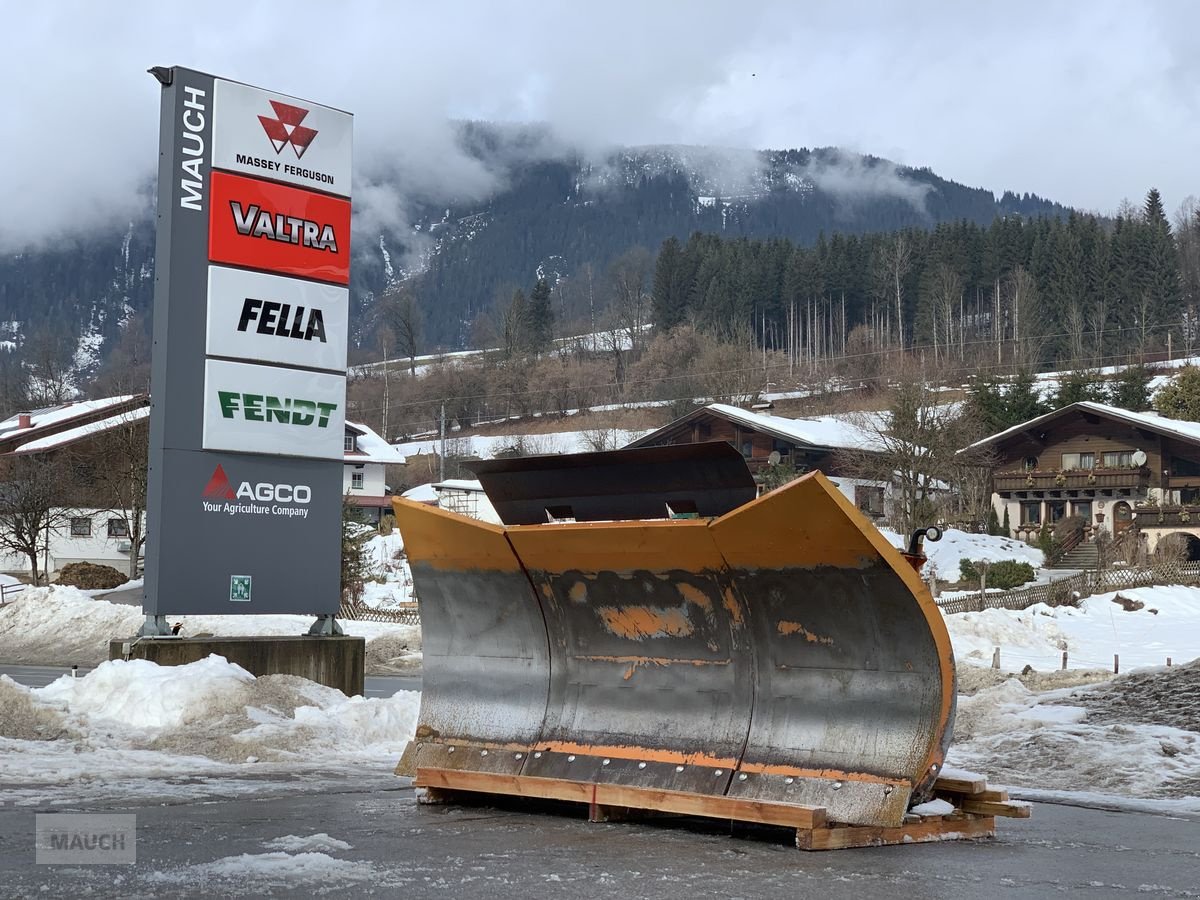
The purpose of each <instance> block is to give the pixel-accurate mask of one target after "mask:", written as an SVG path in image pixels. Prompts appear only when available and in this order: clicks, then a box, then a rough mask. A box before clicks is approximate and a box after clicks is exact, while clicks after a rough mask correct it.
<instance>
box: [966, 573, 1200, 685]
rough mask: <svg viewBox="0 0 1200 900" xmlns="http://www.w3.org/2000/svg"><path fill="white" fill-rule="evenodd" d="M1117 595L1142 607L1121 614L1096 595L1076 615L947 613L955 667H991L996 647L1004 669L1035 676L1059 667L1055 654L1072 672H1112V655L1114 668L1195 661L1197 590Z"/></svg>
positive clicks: (1199, 633)
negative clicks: (1028, 669) (1116, 660)
mask: <svg viewBox="0 0 1200 900" xmlns="http://www.w3.org/2000/svg"><path fill="white" fill-rule="evenodd" d="M1120 594H1121V596H1123V597H1127V598H1129V599H1133V600H1140V601H1141V602H1142V603H1143V604H1144V606H1143V608H1142V609H1140V610H1137V611H1136V612H1126V611H1125V610H1124V608H1123V607H1122V606H1121V605H1120V604H1117V603H1113V602H1112V600H1113V598H1114V597H1115V596H1116V595H1117V592H1115V591H1113V592H1110V593H1106V594H1097V595H1096V596H1094V597H1089V598H1087V599H1086V600H1084V601H1083V602H1082V604H1081V606H1080V608H1079V609H1075V608H1074V607H1070V606H1059V607H1050V606H1046V605H1045V604H1043V603H1039V604H1037V605H1036V606H1031V607H1030V608H1029V609H1026V610H1021V611H1013V610H1004V609H988V610H984V611H983V612H970V613H955V614H953V615H947V616H946V617H945V618H946V626H947V628H948V629H949V631H950V639H951V641H952V642H953V644H954V654H955V656H956V658H957V659H958V660H959V662H966V663H973V664H975V665H983V666H990V665H991V662H992V651H993V650H994V648H996V647H999V648H1000V665H1001V668H1003V669H1004V670H1005V671H1010V672H1011V671H1020V670H1021V669H1023V668H1024V667H1025V666H1027V665H1028V666H1032V667H1033V668H1035V669H1038V670H1040V671H1043V672H1044V671H1047V670H1053V669H1059V668H1061V667H1062V653H1063V651H1064V650H1066V651H1067V664H1068V666H1069V667H1070V668H1073V669H1107V670H1109V671H1112V665H1113V655H1114V654H1118V655H1119V656H1120V660H1121V669H1122V671H1126V670H1129V669H1134V668H1139V667H1145V666H1162V665H1165V664H1166V661H1167V657H1168V656H1169V657H1171V658H1172V661H1173V662H1174V663H1175V664H1177V665H1178V664H1181V663H1185V662H1188V661H1190V660H1192V659H1195V658H1197V657H1198V656H1200V588H1194V587H1179V586H1175V587H1150V588H1136V589H1133V590H1124V591H1121V592H1120Z"/></svg>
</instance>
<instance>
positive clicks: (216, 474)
mask: <svg viewBox="0 0 1200 900" xmlns="http://www.w3.org/2000/svg"><path fill="white" fill-rule="evenodd" d="M204 496H205V497H215V498H219V499H221V500H232V499H234V498H235V497H236V496H237V494H235V493H234V492H233V485H231V484H230V483H229V477H228V476H227V475H226V474H225V469H224V468H223V467H222V466H220V465H218V466H217V467H216V468H215V469H213V473H212V478H210V479H209V480H208V486H207V487H205V488H204Z"/></svg>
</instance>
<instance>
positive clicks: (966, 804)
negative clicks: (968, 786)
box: [962, 797, 1032, 819]
mask: <svg viewBox="0 0 1200 900" xmlns="http://www.w3.org/2000/svg"><path fill="white" fill-rule="evenodd" d="M962 809H963V812H969V813H973V814H975V815H977V816H1004V817H1005V818H1007V819H1028V818H1029V816H1030V813H1031V812H1032V810H1031V808H1030V806H1029V804H1028V803H1022V802H1021V801H1020V800H1008V801H1005V802H992V801H988V800H976V799H975V798H974V797H970V798H968V799H965V800H963V803H962Z"/></svg>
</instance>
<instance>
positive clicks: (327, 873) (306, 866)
mask: <svg viewBox="0 0 1200 900" xmlns="http://www.w3.org/2000/svg"><path fill="white" fill-rule="evenodd" d="M143 877H144V879H145V880H146V881H148V882H151V883H158V884H203V883H205V882H206V881H215V880H233V879H239V880H240V879H251V880H253V881H255V882H264V881H265V882H269V884H258V885H256V886H257V887H261V888H264V889H266V888H269V887H270V886H271V885H272V884H274V885H281V886H282V885H289V884H295V883H296V882H308V881H329V882H331V883H337V882H339V881H340V882H348V881H368V880H370V879H373V878H375V877H376V869H375V866H373V865H372V864H371V863H369V862H365V861H361V862H355V861H350V860H345V859H334V858H333V857H332V856H330V855H329V854H327V853H296V854H291V853H282V852H277V853H243V854H241V855H240V856H226V857H223V858H221V859H218V860H214V861H213V862H209V863H200V864H199V865H195V866H186V867H184V868H182V869H178V870H174V871H169V872H151V873H149V874H147V875H145V876H143Z"/></svg>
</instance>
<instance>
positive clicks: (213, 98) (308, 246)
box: [144, 67, 353, 633]
mask: <svg viewBox="0 0 1200 900" xmlns="http://www.w3.org/2000/svg"><path fill="white" fill-rule="evenodd" d="M151 72H152V73H153V74H154V76H155V77H156V78H158V80H159V81H160V82H161V83H162V85H163V94H162V112H161V123H160V158H159V194H158V222H159V225H158V244H157V253H156V273H155V293H154V357H153V364H152V369H153V371H152V385H151V394H152V398H153V404H152V408H151V415H150V479H149V485H148V491H147V493H148V497H147V518H148V525H149V529H148V531H149V538H148V540H147V549H146V600H145V611H146V613H147V614H148V616H152V617H154V619H153V620H151V619H148V620H147V626H146V628H145V629H144V630H145V631H146V633H155V632H156V631H158V630H160V629H162V628H163V627H164V626H165V619H163V617H165V616H168V615H174V614H179V613H243V614H245V613H283V612H286V613H312V614H316V615H330V614H332V613H335V612H336V611H337V608H338V604H339V599H340V594H339V587H338V583H339V554H340V530H341V514H340V511H341V503H342V453H343V449H342V448H343V441H344V434H345V406H346V346H347V336H348V308H349V291H348V289H347V285H348V284H349V282H350V179H351V159H352V146H353V117H352V116H351V115H350V114H349V113H345V112H342V111H340V110H336V109H331V108H329V107H326V106H321V105H319V104H316V103H311V102H309V101H306V100H300V99H298V98H295V97H289V96H286V95H283V94H276V93H272V92H270V91H264V90H261V89H259V88H254V87H250V86H248V85H244V84H238V83H236V82H232V81H226V80H224V79H220V78H215V77H213V76H211V75H206V74H203V73H201V72H195V71H192V70H190V69H183V68H179V67H175V68H170V69H162V68H156V69H152V70H151ZM251 584H252V585H253V590H251V588H250V585H251ZM231 585H233V586H236V587H237V590H234V587H231ZM231 603H232V604H233V605H231Z"/></svg>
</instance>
